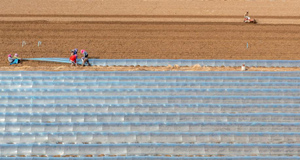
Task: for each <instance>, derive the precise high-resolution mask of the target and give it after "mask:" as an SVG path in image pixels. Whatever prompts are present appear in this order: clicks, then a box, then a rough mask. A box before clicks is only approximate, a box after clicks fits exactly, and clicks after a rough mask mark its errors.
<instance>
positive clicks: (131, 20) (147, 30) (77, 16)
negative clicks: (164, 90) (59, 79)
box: [0, 0, 300, 71]
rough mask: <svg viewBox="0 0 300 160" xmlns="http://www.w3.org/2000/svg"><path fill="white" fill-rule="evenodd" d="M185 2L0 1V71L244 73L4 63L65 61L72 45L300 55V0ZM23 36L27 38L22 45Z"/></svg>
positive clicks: (131, 51) (95, 49) (185, 55)
mask: <svg viewBox="0 0 300 160" xmlns="http://www.w3.org/2000/svg"><path fill="white" fill-rule="evenodd" d="M186 1H187V2H185V1H182V0H164V1H158V0H130V1H126V3H125V1H124V2H123V1H118V0H109V1H108V0H102V1H100V0H89V1H88V2H85V3H83V1H81V0H69V1H62V0H48V1H45V0H28V1H19V0H2V1H0V6H1V7H0V37H1V38H0V48H1V51H0V56H1V57H3V59H4V60H3V61H1V62H0V66H1V67H0V70H55V71H56V70H57V71H60V70H103V71H106V70H107V71H110V70H240V68H203V67H136V68H133V67H84V68H83V67H77V68H75V67H73V68H70V67H69V64H57V63H48V62H31V61H24V62H23V64H19V65H13V66H9V65H8V63H7V60H6V58H7V55H8V54H14V53H19V55H20V56H21V57H22V58H33V57H35V58H37V57H65V58H68V57H69V56H70V50H71V49H73V48H78V49H86V50H87V51H88V53H89V55H90V58H102V59H266V60H299V59H300V54H299V53H300V47H299V42H300V25H299V24H300V21H299V19H300V15H299V12H298V6H299V5H300V1H298V0H285V1H270V0H256V1H248V0H210V1H201V0H199V1H191V0H186ZM258 6H259V7H258ZM246 10H249V11H250V14H251V13H252V15H253V16H254V17H255V15H256V18H257V19H258V21H259V23H258V24H256V25H254V24H244V23H243V22H242V20H243V13H244V12H245V11H246ZM298 21H299V22H298ZM22 41H26V45H25V46H24V47H22ZM38 41H41V42H42V45H41V46H40V47H38V46H37V44H38ZM247 43H248V44H249V48H246V45H247ZM249 70H272V71H273V70H274V71H275V70H280V71H282V70H298V69H297V68H288V69H287V68H285V69H282V68H275V69H274V68H271V69H265V68H249Z"/></svg>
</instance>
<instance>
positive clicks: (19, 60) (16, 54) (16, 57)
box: [13, 53, 22, 63]
mask: <svg viewBox="0 0 300 160" xmlns="http://www.w3.org/2000/svg"><path fill="white" fill-rule="evenodd" d="M13 59H17V60H18V63H20V62H21V60H22V59H21V58H19V57H18V53H15V56H14V58H13Z"/></svg>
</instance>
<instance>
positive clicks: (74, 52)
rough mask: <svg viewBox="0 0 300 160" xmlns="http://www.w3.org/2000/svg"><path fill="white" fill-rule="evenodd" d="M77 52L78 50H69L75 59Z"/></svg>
mask: <svg viewBox="0 0 300 160" xmlns="http://www.w3.org/2000/svg"><path fill="white" fill-rule="evenodd" d="M77 52H78V49H77V48H75V49H72V50H71V55H75V56H76V58H77Z"/></svg>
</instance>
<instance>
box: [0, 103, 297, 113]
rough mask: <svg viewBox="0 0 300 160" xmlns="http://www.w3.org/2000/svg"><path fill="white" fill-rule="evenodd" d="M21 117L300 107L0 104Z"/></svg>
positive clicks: (288, 107) (290, 108)
mask: <svg viewBox="0 0 300 160" xmlns="http://www.w3.org/2000/svg"><path fill="white" fill-rule="evenodd" d="M0 112H23V113H71V112H73V113H80V112H81V113H300V104H0Z"/></svg>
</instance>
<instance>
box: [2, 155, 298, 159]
mask: <svg viewBox="0 0 300 160" xmlns="http://www.w3.org/2000/svg"><path fill="white" fill-rule="evenodd" d="M1 159H2V160H61V159H62V160H107V159H108V160H136V159H138V160H141V159H142V160H162V159H168V160H170V159H179V160H190V159H192V160H193V159H212V160H224V159H234V160H248V159H251V160H253V159H268V160H285V159H288V160H299V159H300V157H298V156H292V157H291V156H276V157H275V156H255V158H253V156H236V157H228V156H222V157H209V156H208V157H199V156H194V157H191V156H189V157H179V156H178V157H176V156H172V157H169V156H156V155H155V156H105V157H101V156H100V157H1Z"/></svg>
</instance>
